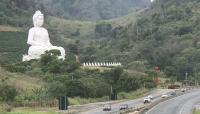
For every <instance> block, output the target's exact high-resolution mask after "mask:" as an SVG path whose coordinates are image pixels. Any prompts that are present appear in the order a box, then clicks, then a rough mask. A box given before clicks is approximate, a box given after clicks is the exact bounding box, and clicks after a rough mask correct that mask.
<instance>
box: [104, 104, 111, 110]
mask: <svg viewBox="0 0 200 114" xmlns="http://www.w3.org/2000/svg"><path fill="white" fill-rule="evenodd" d="M110 110H111V104H105V105H103V111H110Z"/></svg>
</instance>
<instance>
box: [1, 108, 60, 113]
mask: <svg viewBox="0 0 200 114" xmlns="http://www.w3.org/2000/svg"><path fill="white" fill-rule="evenodd" d="M55 110H56V109H54V108H40V109H33V108H16V109H14V110H13V111H11V112H0V114H60V113H59V112H56V111H55Z"/></svg>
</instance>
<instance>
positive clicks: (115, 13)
mask: <svg viewBox="0 0 200 114" xmlns="http://www.w3.org/2000/svg"><path fill="white" fill-rule="evenodd" d="M40 2H42V4H43V5H44V7H45V8H46V9H47V11H50V13H51V14H52V15H55V14H57V15H60V16H62V17H65V18H67V19H76V20H101V19H111V18H115V17H119V16H123V15H126V14H128V13H130V12H131V11H133V10H136V9H140V8H142V7H147V6H148V5H149V4H150V0H42V1H41V0H40Z"/></svg>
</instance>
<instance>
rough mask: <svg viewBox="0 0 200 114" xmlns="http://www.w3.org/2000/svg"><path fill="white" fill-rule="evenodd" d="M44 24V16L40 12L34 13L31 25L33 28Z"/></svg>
mask: <svg viewBox="0 0 200 114" xmlns="http://www.w3.org/2000/svg"><path fill="white" fill-rule="evenodd" d="M43 23H44V15H43V14H42V13H41V12H40V11H36V12H35V14H34V15H33V24H34V26H35V27H41V26H42V25H43Z"/></svg>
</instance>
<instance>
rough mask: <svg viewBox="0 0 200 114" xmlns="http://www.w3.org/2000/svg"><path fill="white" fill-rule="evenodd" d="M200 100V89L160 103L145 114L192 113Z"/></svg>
mask: <svg viewBox="0 0 200 114" xmlns="http://www.w3.org/2000/svg"><path fill="white" fill-rule="evenodd" d="M198 102H200V90H194V91H192V92H190V93H186V94H184V95H181V96H178V97H175V98H172V99H170V100H167V101H164V102H161V103H159V104H158V105H156V106H154V107H153V108H152V109H150V110H148V111H147V112H146V113H145V114H191V112H192V110H193V108H194V105H195V104H197V103H198Z"/></svg>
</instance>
